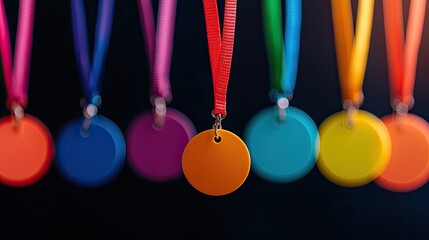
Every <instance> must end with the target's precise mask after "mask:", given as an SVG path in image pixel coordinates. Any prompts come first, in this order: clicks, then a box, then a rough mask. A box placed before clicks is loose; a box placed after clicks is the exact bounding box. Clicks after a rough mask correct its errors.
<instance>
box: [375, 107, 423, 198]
mask: <svg viewBox="0 0 429 240" xmlns="http://www.w3.org/2000/svg"><path fill="white" fill-rule="evenodd" d="M381 120H382V121H383V122H384V124H385V125H386V127H387V129H388V130H389V133H390V137H391V139H392V154H391V157H390V161H389V164H388V165H387V167H386V169H385V170H384V171H383V173H382V174H381V175H380V177H379V178H377V180H376V183H377V184H378V185H379V186H380V187H382V188H385V189H387V190H390V191H394V192H408V191H412V190H415V189H417V188H419V187H421V186H422V185H424V184H425V183H426V182H427V181H428V179H429V125H428V123H427V122H426V121H425V120H423V119H422V118H420V117H418V116H416V115H413V114H407V115H404V116H399V115H398V116H397V115H388V116H385V117H383V118H382V119H381Z"/></svg>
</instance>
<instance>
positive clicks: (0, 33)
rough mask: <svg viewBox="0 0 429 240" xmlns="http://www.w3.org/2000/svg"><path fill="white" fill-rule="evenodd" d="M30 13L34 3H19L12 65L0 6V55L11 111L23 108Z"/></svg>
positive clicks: (0, 6)
mask: <svg viewBox="0 0 429 240" xmlns="http://www.w3.org/2000/svg"><path fill="white" fill-rule="evenodd" d="M34 12H35V1H34V0H26V1H25V0H22V1H20V4H19V19H18V29H17V34H16V44H15V54H14V61H13V65H12V51H11V44H10V37H9V28H8V23H7V17H6V11H5V8H4V3H3V1H1V2H0V41H1V44H0V51H1V58H2V62H3V73H4V78H5V84H6V90H7V106H8V108H9V109H11V111H13V109H12V108H14V107H16V106H17V105H19V106H21V107H22V108H25V107H26V106H27V100H28V99H27V91H28V90H27V89H28V77H29V73H30V61H31V45H32V38H33V25H34ZM15 116H16V115H15Z"/></svg>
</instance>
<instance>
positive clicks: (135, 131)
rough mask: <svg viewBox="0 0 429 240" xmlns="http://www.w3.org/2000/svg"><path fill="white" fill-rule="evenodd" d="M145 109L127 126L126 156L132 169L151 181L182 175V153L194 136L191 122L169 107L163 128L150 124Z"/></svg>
mask: <svg viewBox="0 0 429 240" xmlns="http://www.w3.org/2000/svg"><path fill="white" fill-rule="evenodd" d="M153 119H154V115H153V113H152V112H147V113H144V114H142V115H141V116H139V117H138V118H137V119H136V120H134V122H133V123H132V124H131V125H130V128H129V130H128V135H127V148H128V159H129V163H130V165H131V166H132V167H133V169H134V171H135V172H136V173H138V174H139V175H141V176H142V177H144V178H146V179H148V180H152V181H171V180H175V179H177V178H179V177H181V176H182V174H183V171H182V154H183V150H184V149H185V146H186V144H188V142H189V140H190V139H191V138H192V137H193V136H194V135H195V128H194V126H193V124H192V122H191V121H190V120H189V119H188V118H187V117H186V116H185V115H183V114H182V113H180V112H178V111H176V110H174V109H172V108H168V110H167V113H166V116H165V120H164V124H163V126H162V128H159V129H157V128H156V127H155V126H154V125H153Z"/></svg>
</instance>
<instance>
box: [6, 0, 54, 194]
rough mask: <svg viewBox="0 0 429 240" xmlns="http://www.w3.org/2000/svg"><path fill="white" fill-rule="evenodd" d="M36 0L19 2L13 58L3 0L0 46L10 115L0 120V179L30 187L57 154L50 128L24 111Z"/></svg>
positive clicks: (14, 184) (16, 185) (43, 173)
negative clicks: (55, 153)
mask: <svg viewBox="0 0 429 240" xmlns="http://www.w3.org/2000/svg"><path fill="white" fill-rule="evenodd" d="M34 10H35V1H33V0H26V1H20V7H19V19H18V29H17V36H16V44H15V45H16V46H15V54H14V61H13V64H12V53H11V46H10V45H11V44H10V39H9V29H8V23H7V17H6V12H5V8H4V4H3V1H1V2H0V41H1V44H0V48H1V58H2V63H3V73H4V78H5V85H6V91H7V106H8V108H9V109H10V110H11V112H12V114H11V116H7V117H3V118H1V119H0V136H1V138H0V155H1V156H0V182H1V183H3V184H6V185H9V186H14V187H18V186H28V185H31V184H33V183H35V182H36V181H38V180H39V179H40V178H41V177H42V176H44V175H45V173H46V172H47V170H48V169H49V166H50V164H51V161H52V158H53V155H54V146H53V143H52V137H51V134H50V132H49V130H48V128H47V127H46V126H45V125H44V124H43V123H42V122H41V121H39V120H38V119H37V118H35V117H33V116H31V115H29V114H24V108H25V107H26V106H27V102H28V99H27V88H28V78H29V72H30V59H31V42H32V36H33V23H34Z"/></svg>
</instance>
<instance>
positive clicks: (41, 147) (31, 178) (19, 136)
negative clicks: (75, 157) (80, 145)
mask: <svg viewBox="0 0 429 240" xmlns="http://www.w3.org/2000/svg"><path fill="white" fill-rule="evenodd" d="M0 136H1V137H0V155H1V157H0V181H1V182H2V183H4V184H6V185H9V186H14V187H18V186H27V185H30V184H33V183H35V182H36V181H38V180H39V179H40V178H41V177H42V176H44V175H45V173H46V172H47V170H48V169H49V166H50V164H51V162H52V158H53V155H54V147H53V143H52V137H51V134H50V133H49V130H48V128H46V126H45V125H44V124H43V123H42V122H40V121H39V120H38V119H37V118H35V117H33V116H31V115H29V114H25V115H24V117H23V118H22V119H21V120H19V122H18V123H16V122H15V118H13V117H11V116H7V117H4V118H2V119H0Z"/></svg>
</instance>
